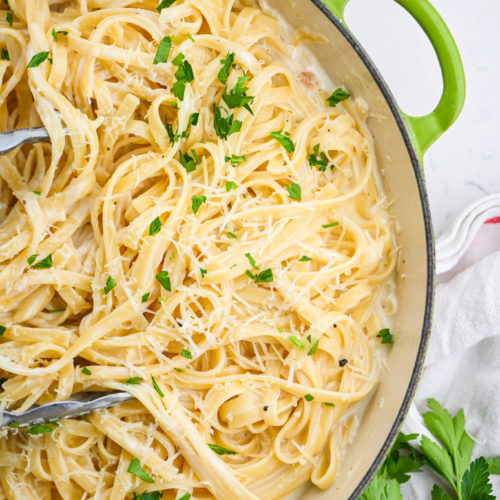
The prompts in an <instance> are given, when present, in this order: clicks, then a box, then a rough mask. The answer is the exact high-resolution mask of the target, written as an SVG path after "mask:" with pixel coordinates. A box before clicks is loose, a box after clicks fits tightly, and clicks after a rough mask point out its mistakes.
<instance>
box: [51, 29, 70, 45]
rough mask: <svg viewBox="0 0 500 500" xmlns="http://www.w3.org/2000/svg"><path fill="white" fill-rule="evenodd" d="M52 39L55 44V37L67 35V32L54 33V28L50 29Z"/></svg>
mask: <svg viewBox="0 0 500 500" xmlns="http://www.w3.org/2000/svg"><path fill="white" fill-rule="evenodd" d="M51 34H52V38H54V40H55V41H56V42H57V35H67V34H68V32H67V31H64V30H60V31H56V30H55V28H52V32H51Z"/></svg>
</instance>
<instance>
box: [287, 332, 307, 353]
mask: <svg viewBox="0 0 500 500" xmlns="http://www.w3.org/2000/svg"><path fill="white" fill-rule="evenodd" d="M288 338H289V339H290V341H291V342H293V343H294V344H295V345H296V346H297V347H298V348H299V349H302V350H304V349H305V348H306V345H305V344H304V342H302V341H301V340H299V339H298V338H297V337H295V336H294V335H290V336H289V337H288Z"/></svg>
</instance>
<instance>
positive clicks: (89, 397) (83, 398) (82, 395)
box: [0, 392, 134, 429]
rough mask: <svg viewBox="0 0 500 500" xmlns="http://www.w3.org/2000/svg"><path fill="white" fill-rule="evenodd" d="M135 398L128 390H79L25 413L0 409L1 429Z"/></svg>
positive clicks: (79, 412)
mask: <svg viewBox="0 0 500 500" xmlns="http://www.w3.org/2000/svg"><path fill="white" fill-rule="evenodd" d="M131 399H134V397H133V396H131V395H130V394H129V393H128V392H78V393H76V394H73V396H71V398H70V399H67V400H65V401H56V402H54V403H47V404H45V405H41V406H34V407H32V408H30V409H29V410H27V411H25V412H23V413H14V412H10V411H4V412H1V411H0V429H1V428H2V427H8V426H11V427H12V424H15V426H16V427H17V426H18V425H20V426H21V425H29V424H38V423H42V422H47V421H50V420H52V421H53V420H60V419H62V418H69V417H78V416H80V415H83V414H84V413H89V412H91V411H96V410H104V409H105V408H109V407H110V406H114V405H117V404H119V403H124V402H125V401H129V400H131Z"/></svg>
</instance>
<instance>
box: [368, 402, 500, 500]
mask: <svg viewBox="0 0 500 500" xmlns="http://www.w3.org/2000/svg"><path fill="white" fill-rule="evenodd" d="M427 406H428V408H429V410H430V411H428V412H427V413H424V415H423V417H424V423H425V425H426V427H427V429H428V430H429V431H430V433H431V434H432V435H433V436H434V438H435V440H433V439H430V438H428V437H427V436H421V438H420V444H419V446H418V448H417V447H416V445H414V444H412V443H411V442H412V441H415V440H416V439H417V438H418V434H402V433H400V434H399V436H398V438H397V439H396V442H395V443H394V445H393V446H392V448H391V451H390V452H389V455H388V456H387V458H386V459H385V461H384V463H383V464H382V467H381V468H380V469H379V471H378V472H377V474H376V476H375V478H374V479H373V480H372V482H371V483H370V484H369V485H368V488H366V490H365V491H364V493H363V495H361V497H360V500H396V499H398V500H400V499H401V498H402V496H401V489H400V484H402V483H405V482H406V481H408V480H409V479H410V475H409V474H410V473H412V472H419V471H420V470H421V468H422V467H423V466H424V465H425V466H427V467H429V468H430V469H431V470H433V471H434V472H435V473H436V474H437V475H438V476H440V477H441V479H442V480H444V481H445V483H446V484H447V485H448V486H449V491H448V492H446V491H445V490H444V489H443V488H441V486H439V485H437V484H434V487H433V488H432V491H431V498H432V500H453V499H457V500H495V497H494V496H493V494H492V492H493V489H492V485H491V483H490V478H489V474H498V473H499V472H500V459H499V458H490V459H485V458H484V457H478V458H476V459H475V460H473V461H471V457H472V450H473V447H474V440H473V439H472V438H471V437H470V436H469V435H468V434H467V431H466V430H465V416H464V412H463V410H460V411H459V412H458V413H457V414H456V415H455V416H454V417H452V416H451V415H450V413H449V412H448V411H447V410H446V409H444V408H443V407H442V406H441V405H440V404H439V403H438V402H437V401H436V400H435V399H428V400H427Z"/></svg>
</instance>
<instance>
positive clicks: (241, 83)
mask: <svg viewBox="0 0 500 500" xmlns="http://www.w3.org/2000/svg"><path fill="white" fill-rule="evenodd" d="M249 79H250V77H249V76H247V75H244V76H239V77H238V82H237V83H236V85H235V86H234V87H233V88H232V89H231V90H230V91H229V94H228V93H227V88H226V89H225V90H224V93H223V94H222V99H223V100H224V102H225V103H226V104H227V105H228V107H229V108H231V109H233V108H241V107H242V106H243V107H244V108H245V109H246V110H247V111H248V112H250V113H251V114H252V115H253V111H252V108H251V107H250V104H252V103H253V101H254V99H255V97H254V96H251V95H247V90H248V87H245V84H246V83H247V82H248V80H249Z"/></svg>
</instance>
